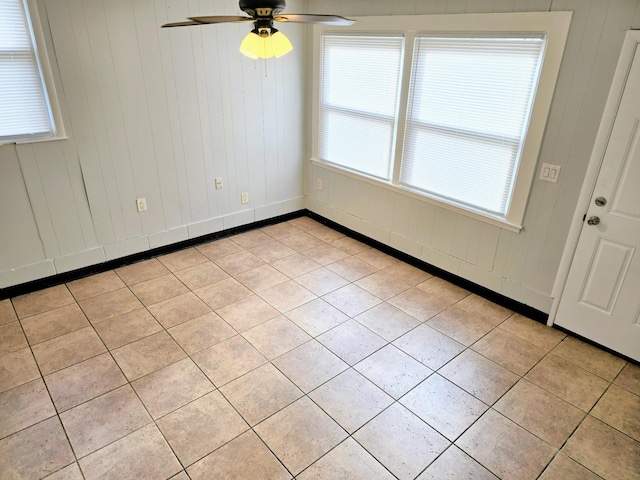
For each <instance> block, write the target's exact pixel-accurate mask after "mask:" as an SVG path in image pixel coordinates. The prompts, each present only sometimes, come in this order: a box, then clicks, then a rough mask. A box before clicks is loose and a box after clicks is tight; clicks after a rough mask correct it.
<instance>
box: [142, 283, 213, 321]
mask: <svg viewBox="0 0 640 480" xmlns="http://www.w3.org/2000/svg"><path fill="white" fill-rule="evenodd" d="M149 311H150V312H151V314H152V315H153V316H154V317H155V318H156V320H158V322H160V323H161V324H162V326H163V327H164V328H171V327H174V326H176V325H179V324H181V323H183V322H186V321H187V320H191V319H192V318H196V317H200V316H202V315H204V314H206V313H209V312H210V311H211V309H210V308H209V307H208V306H207V305H206V304H205V303H204V302H203V301H202V300H200V299H199V298H198V297H196V295H195V294H194V293H193V292H187V293H183V294H182V295H178V296H175V297H173V298H170V299H168V300H164V301H162V302H159V303H156V304H155V305H151V306H150V307H149Z"/></svg>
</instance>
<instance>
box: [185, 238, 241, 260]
mask: <svg viewBox="0 0 640 480" xmlns="http://www.w3.org/2000/svg"><path fill="white" fill-rule="evenodd" d="M196 250H198V251H199V252H200V253H202V254H203V255H205V256H206V257H208V258H209V259H210V260H215V259H217V258H221V257H226V256H227V255H231V254H234V253H238V252H242V251H243V250H244V249H243V248H242V247H241V246H240V245H238V244H237V243H235V242H233V241H232V240H230V239H228V238H222V239H220V240H215V241H213V242H209V243H205V244H203V245H198V246H197V247H196Z"/></svg>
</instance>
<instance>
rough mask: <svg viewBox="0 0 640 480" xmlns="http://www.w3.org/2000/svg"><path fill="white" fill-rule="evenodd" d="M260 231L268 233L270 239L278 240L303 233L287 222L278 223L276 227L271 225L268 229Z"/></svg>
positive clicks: (264, 228)
mask: <svg viewBox="0 0 640 480" xmlns="http://www.w3.org/2000/svg"><path fill="white" fill-rule="evenodd" d="M260 230H261V231H262V232H264V233H266V234H267V235H269V236H270V237H273V238H275V239H277V240H280V239H282V238H285V237H290V236H292V235H297V234H299V233H302V230H300V229H299V228H297V227H294V226H293V225H291V224H290V223H287V222H282V223H276V224H275V225H269V226H268V227H263V228H261V229H260Z"/></svg>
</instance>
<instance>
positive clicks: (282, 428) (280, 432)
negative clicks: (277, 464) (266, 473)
mask: <svg viewBox="0 0 640 480" xmlns="http://www.w3.org/2000/svg"><path fill="white" fill-rule="evenodd" d="M254 430H255V431H256V433H257V434H258V435H259V436H260V438H262V440H263V441H264V442H265V443H266V444H267V446H268V447H269V448H270V449H271V451H272V452H273V453H275V454H276V456H277V457H278V458H279V459H280V461H281V462H282V463H283V464H284V466H285V467H287V469H289V471H290V472H291V473H293V474H294V475H297V474H298V473H300V472H301V471H302V470H304V469H305V468H307V467H308V466H309V465H311V464H312V463H313V462H315V461H316V460H317V459H318V458H320V457H321V456H322V455H324V454H325V453H327V452H328V451H329V450H331V449H332V448H333V447H334V446H336V445H337V444H338V443H340V442H341V441H342V440H344V439H345V438H346V437H347V434H346V432H345V431H344V430H343V429H342V428H340V427H339V426H338V424H337V423H335V422H334V421H333V420H332V419H331V418H330V417H329V416H328V415H327V414H326V413H324V412H323V411H322V410H320V408H319V407H318V406H316V405H315V404H314V403H313V402H312V401H311V400H309V399H308V398H307V397H303V398H301V399H300V400H297V401H296V402H294V403H293V404H291V405H289V406H288V407H286V408H284V409H282V410H280V411H279V412H278V413H276V414H275V415H273V416H271V417H269V418H267V419H266V420H265V421H263V422H262V423H260V424H258V425H257V426H256V427H255V428H254Z"/></svg>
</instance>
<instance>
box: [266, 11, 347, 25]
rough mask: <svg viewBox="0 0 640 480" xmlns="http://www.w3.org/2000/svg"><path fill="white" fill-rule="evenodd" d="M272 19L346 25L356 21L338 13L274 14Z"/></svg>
mask: <svg viewBox="0 0 640 480" xmlns="http://www.w3.org/2000/svg"><path fill="white" fill-rule="evenodd" d="M273 19H274V20H277V21H278V22H289V23H319V24H322V25H335V26H342V27H348V26H349V25H353V24H354V23H356V21H355V20H351V19H349V18H344V17H340V16H338V15H312V14H285V15H280V14H278V15H274V17H273Z"/></svg>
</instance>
